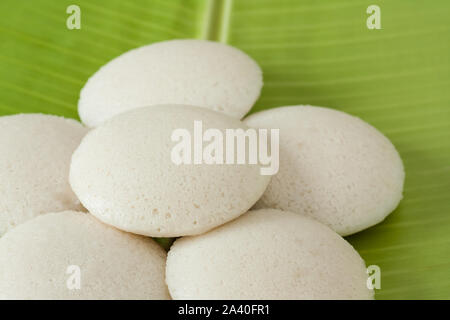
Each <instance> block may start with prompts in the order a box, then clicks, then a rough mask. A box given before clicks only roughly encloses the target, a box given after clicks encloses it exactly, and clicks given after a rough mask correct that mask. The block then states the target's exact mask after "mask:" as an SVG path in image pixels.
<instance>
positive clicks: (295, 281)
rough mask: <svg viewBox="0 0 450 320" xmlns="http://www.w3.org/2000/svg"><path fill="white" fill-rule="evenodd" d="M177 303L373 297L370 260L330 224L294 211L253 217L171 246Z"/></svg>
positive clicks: (169, 272) (170, 279) (171, 282)
mask: <svg viewBox="0 0 450 320" xmlns="http://www.w3.org/2000/svg"><path fill="white" fill-rule="evenodd" d="M166 282H167V284H168V286H169V291H170V294H171V296H172V298H173V299H218V300H220V299H226V300H228V299H373V290H369V289H368V288H367V284H366V282H367V274H366V268H365V265H364V261H363V260H362V259H361V257H360V256H359V255H358V253H357V252H356V251H355V250H354V249H353V247H352V246H351V245H350V244H349V243H348V242H346V241H345V240H344V239H343V238H341V237H340V236H339V235H338V234H337V233H335V232H334V231H332V230H331V229H330V228H328V227H327V226H325V225H323V224H321V223H319V222H316V221H315V220H313V219H311V218H309V217H306V216H301V215H298V214H295V213H291V212H283V211H280V210H274V209H261V210H255V211H249V212H248V213H246V214H244V215H243V216H241V217H240V218H238V219H236V220H234V221H232V222H230V223H227V224H225V225H223V226H221V227H219V228H217V229H214V230H212V231H210V232H208V233H206V234H203V235H199V236H193V237H185V238H181V239H178V240H176V241H175V243H174V245H173V246H172V247H171V249H170V251H169V254H168V257H167V266H166Z"/></svg>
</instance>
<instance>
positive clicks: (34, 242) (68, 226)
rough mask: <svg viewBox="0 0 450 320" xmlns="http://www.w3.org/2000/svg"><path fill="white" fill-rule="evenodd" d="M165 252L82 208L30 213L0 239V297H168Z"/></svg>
mask: <svg viewBox="0 0 450 320" xmlns="http://www.w3.org/2000/svg"><path fill="white" fill-rule="evenodd" d="M165 261H166V252H165V251H164V250H163V249H162V248H161V247H160V246H159V245H158V244H156V243H155V242H154V241H153V240H152V239H150V238H145V237H142V236H137V235H133V234H130V233H126V232H123V231H120V230H117V229H115V228H113V227H110V226H107V225H105V224H103V223H101V222H100V221H98V220H97V219H95V218H94V217H93V216H91V215H90V214H88V213H80V212H74V211H65V212H60V213H49V214H44V215H41V216H39V217H37V218H34V219H32V220H30V221H28V222H26V223H24V224H22V225H20V226H18V227H16V228H14V229H13V230H11V231H10V232H8V233H7V234H6V235H5V236H4V237H3V238H1V239H0V298H1V299H27V300H28V299H169V298H170V296H169V294H168V290H167V286H166V284H165V282H164V272H165V270H164V268H165Z"/></svg>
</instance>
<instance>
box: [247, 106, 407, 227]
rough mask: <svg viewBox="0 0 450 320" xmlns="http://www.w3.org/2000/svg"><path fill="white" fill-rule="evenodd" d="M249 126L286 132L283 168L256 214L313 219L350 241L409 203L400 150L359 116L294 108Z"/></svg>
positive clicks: (254, 118)
mask: <svg viewBox="0 0 450 320" xmlns="http://www.w3.org/2000/svg"><path fill="white" fill-rule="evenodd" d="M245 123H247V124H248V125H249V126H251V127H255V128H279V129H280V168H279V171H278V173H277V174H276V175H275V176H273V178H272V181H271V183H270V185H269V186H268V188H267V190H266V192H265V193H264V195H263V196H262V198H261V199H260V200H259V201H258V203H257V205H256V208H278V209H282V210H287V211H292V212H296V213H301V214H307V215H309V216H311V217H313V218H315V219H317V220H319V221H320V222H322V223H324V224H326V225H328V226H329V227H331V228H332V229H333V230H335V231H336V232H337V233H339V234H340V235H349V234H352V233H355V232H358V231H361V230H363V229H366V228H368V227H370V226H373V225H375V224H377V223H379V222H380V221H382V220H383V219H384V218H385V217H386V216H387V215H388V214H389V213H391V212H392V211H393V210H394V209H395V208H396V207H397V205H398V204H399V202H400V200H401V199H402V191H403V182H404V178H405V173H404V170H403V164H402V160H401V159H400V156H399V154H398V152H397V151H396V149H395V147H394V146H393V145H392V143H391V142H390V141H389V140H388V139H387V138H386V137H385V136H383V135H382V134H381V133H380V132H379V131H377V130H376V129H375V128H374V127H372V126H370V125H369V124H367V123H366V122H364V121H362V120H361V119H359V118H356V117H353V116H351V115H349V114H346V113H344V112H340V111H336V110H332V109H328V108H321V107H311V106H291V107H281V108H276V109H271V110H267V111H263V112H259V113H256V114H254V115H251V116H250V117H248V118H247V119H246V120H245Z"/></svg>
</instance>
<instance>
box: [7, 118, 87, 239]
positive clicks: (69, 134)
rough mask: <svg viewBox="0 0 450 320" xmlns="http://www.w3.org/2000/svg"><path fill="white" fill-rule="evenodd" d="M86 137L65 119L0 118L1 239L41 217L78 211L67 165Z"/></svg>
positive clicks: (78, 124) (83, 129)
mask: <svg viewBox="0 0 450 320" xmlns="http://www.w3.org/2000/svg"><path fill="white" fill-rule="evenodd" d="M86 132H87V129H86V128H85V127H83V126H82V125H81V124H80V123H79V122H77V121H75V120H70V119H65V118H63V117H56V116H50V115H43V114H18V115H12V116H3V117H0V236H1V235H2V234H4V233H5V232H6V231H8V230H9V229H11V228H12V227H14V226H16V225H18V224H20V223H22V222H24V221H26V220H28V219H30V218H33V217H35V216H36V215H39V214H41V213H46V212H55V211H63V210H82V206H81V204H80V202H79V201H78V199H77V197H76V196H75V194H74V193H73V192H72V190H71V188H70V185H69V166H70V159H71V156H72V153H73V151H74V150H75V148H76V147H77V146H78V144H79V143H80V141H81V139H82V137H83V136H84V135H85V134H86Z"/></svg>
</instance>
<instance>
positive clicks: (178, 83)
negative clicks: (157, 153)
mask: <svg viewBox="0 0 450 320" xmlns="http://www.w3.org/2000/svg"><path fill="white" fill-rule="evenodd" d="M262 84H263V83H262V72H261V69H260V68H259V66H258V65H257V64H256V62H255V61H253V60H252V59H251V58H250V57H249V56H247V55H246V54H245V53H243V52H242V51H240V50H238V49H236V48H233V47H230V46H228V45H225V44H221V43H217V42H211V41H204V40H171V41H164V42H158V43H155V44H151V45H147V46H144V47H140V48H137V49H134V50H131V51H128V52H126V53H124V54H122V55H121V56H119V57H117V58H115V59H114V60H112V61H110V62H109V63H108V64H106V65H105V66H103V67H102V68H101V69H100V70H98V71H97V72H96V73H95V74H94V75H93V76H92V77H91V78H90V79H89V80H88V82H87V83H86V85H85V86H84V88H83V89H82V90H81V94H80V100H79V102H78V112H79V115H80V118H81V120H82V121H83V123H84V124H86V125H87V126H90V127H95V126H98V125H99V124H101V123H102V122H104V121H105V120H107V119H109V118H111V117H112V116H114V115H116V114H119V113H122V112H124V111H127V110H130V109H132V108H136V107H144V106H151V105H158V104H187V105H196V106H200V107H206V108H209V109H212V110H215V111H220V112H223V113H226V114H228V115H230V116H233V117H236V118H239V119H240V118H242V117H243V116H244V115H245V114H246V113H247V112H248V111H249V110H250V108H251V107H252V106H253V104H254V103H255V101H256V99H257V98H258V97H259V94H260V91H261V87H262Z"/></svg>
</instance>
